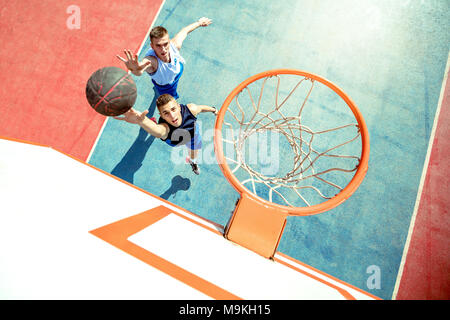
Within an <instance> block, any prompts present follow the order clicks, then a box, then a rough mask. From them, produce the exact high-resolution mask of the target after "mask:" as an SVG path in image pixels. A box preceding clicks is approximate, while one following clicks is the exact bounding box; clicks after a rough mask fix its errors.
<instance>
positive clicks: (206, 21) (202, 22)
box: [198, 17, 212, 27]
mask: <svg viewBox="0 0 450 320" xmlns="http://www.w3.org/2000/svg"><path fill="white" fill-rule="evenodd" d="M198 22H199V23H200V26H202V27H206V26H209V25H210V24H211V23H212V20H211V19H209V18H206V17H201V18H200V19H198Z"/></svg>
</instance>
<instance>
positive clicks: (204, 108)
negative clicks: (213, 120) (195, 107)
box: [199, 105, 217, 113]
mask: <svg viewBox="0 0 450 320" xmlns="http://www.w3.org/2000/svg"><path fill="white" fill-rule="evenodd" d="M199 107H200V112H212V113H215V112H216V110H217V109H216V108H215V107H210V106H206V105H200V106H199Z"/></svg>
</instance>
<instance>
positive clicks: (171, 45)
mask: <svg viewBox="0 0 450 320" xmlns="http://www.w3.org/2000/svg"><path fill="white" fill-rule="evenodd" d="M211 22H212V21H211V19H208V18H205V17H203V18H200V19H199V20H198V21H196V22H194V23H192V24H190V25H188V26H186V27H184V28H183V29H181V30H180V32H178V33H177V35H176V36H175V37H174V38H173V39H170V38H169V33H168V32H167V30H166V29H165V28H164V27H161V26H157V27H154V28H153V29H152V30H151V31H150V47H151V49H149V50H148V51H147V52H146V54H145V57H144V58H143V59H142V61H139V60H138V57H137V55H136V54H134V55H133V53H132V52H131V51H130V50H124V53H125V56H126V58H123V57H121V56H119V55H117V57H118V58H119V59H120V60H121V61H123V62H124V63H125V66H126V67H127V68H128V70H130V71H131V72H132V73H133V74H134V75H136V76H140V75H142V74H143V73H144V72H146V73H147V74H148V75H149V76H150V77H151V79H152V82H153V85H154V86H155V88H156V91H157V92H158V94H159V95H162V94H164V93H168V94H170V95H171V96H173V97H174V98H175V99H178V93H177V86H178V80H179V79H180V77H181V75H182V74H183V70H184V64H185V60H184V58H183V57H182V56H181V54H180V49H181V46H182V45H183V41H184V40H185V39H186V37H187V35H188V34H189V33H190V32H192V31H194V30H195V29H197V28H199V27H206V26H208V25H210V24H211Z"/></svg>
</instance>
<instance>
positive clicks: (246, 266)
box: [0, 139, 377, 300]
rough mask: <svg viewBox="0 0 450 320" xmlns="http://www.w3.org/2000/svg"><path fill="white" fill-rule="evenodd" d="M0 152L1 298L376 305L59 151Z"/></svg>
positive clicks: (5, 143)
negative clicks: (128, 228)
mask: <svg viewBox="0 0 450 320" xmlns="http://www.w3.org/2000/svg"><path fill="white" fill-rule="evenodd" d="M0 154H1V156H0V206H1V207H0V299H261V300H265V299H377V298H376V297H374V296H372V295H370V294H368V293H366V292H364V291H362V290H360V289H357V288H355V287H353V286H350V285H348V284H345V283H343V282H342V281H340V280H338V279H335V278H333V277H331V276H328V275H326V274H324V273H322V272H320V271H318V270H315V269H313V268H310V267H308V266H306V265H304V264H302V263H300V262H298V261H295V260H293V259H291V258H289V257H286V256H284V255H282V254H280V253H277V254H276V255H275V259H274V260H275V261H272V260H268V259H265V258H263V257H261V256H259V255H257V254H255V253H253V252H252V251H249V250H247V249H245V248H242V247H240V246H238V245H236V244H234V243H231V242H230V241H228V240H226V239H225V238H224V237H223V236H221V232H222V231H223V230H222V228H221V226H217V225H215V224H214V223H211V222H209V221H206V220H204V219H202V218H200V217H198V216H196V215H195V214H193V213H190V212H187V211H186V210H183V209H182V208H179V207H176V206H173V205H171V204H170V203H168V202H166V201H164V200H162V199H160V198H157V197H156V196H153V195H151V194H149V193H147V192H145V191H143V190H140V189H138V188H136V187H134V186H132V185H130V184H128V183H126V182H123V181H121V180H119V179H117V178H115V177H113V176H111V175H109V174H107V173H105V172H102V171H100V170H98V169H95V168H93V167H91V166H90V165H88V164H85V163H83V162H81V161H78V160H76V159H73V158H71V157H69V156H67V155H65V154H63V153H61V152H59V151H57V150H54V149H51V148H48V147H45V146H38V145H33V144H28V143H22V142H17V141H11V140H7V139H0ZM155 208H160V209H161V208H162V210H160V209H155ZM158 210H159V211H158ZM157 215H158V217H157V218H155V219H154V217H156V216H157ZM136 217H137V218H136ZM140 217H142V218H143V219H144V220H145V221H144V222H142V223H141V221H143V220H142V219H141V220H139V219H140ZM122 221H134V225H136V224H137V225H138V224H139V223H141V224H142V226H141V229H139V230H137V231H136V232H134V233H131V234H126V232H122V231H120V230H122V229H123V228H122V226H124V225H125V224H124V223H122ZM136 221H137V222H136ZM111 224H113V225H115V226H118V227H116V228H112V229H111V228H109V227H108V226H109V225H111ZM105 226H106V227H105ZM121 228H122V229H121ZM94 230H101V231H102V232H103V231H104V230H106V231H105V232H104V233H101V232H100V233H97V232H96V231H94ZM122 238H123V239H122ZM111 239H112V240H111ZM116 240H117V241H116ZM115 241H116V242H115Z"/></svg>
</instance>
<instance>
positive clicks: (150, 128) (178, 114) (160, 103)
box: [114, 94, 218, 174]
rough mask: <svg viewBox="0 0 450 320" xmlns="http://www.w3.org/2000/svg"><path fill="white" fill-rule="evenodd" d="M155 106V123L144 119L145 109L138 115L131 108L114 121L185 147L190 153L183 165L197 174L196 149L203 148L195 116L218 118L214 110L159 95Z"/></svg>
mask: <svg viewBox="0 0 450 320" xmlns="http://www.w3.org/2000/svg"><path fill="white" fill-rule="evenodd" d="M156 107H157V108H158V110H159V114H160V118H159V121H158V123H157V122H156V119H149V118H148V117H146V115H147V113H148V110H146V111H144V112H139V111H137V110H135V109H133V108H131V109H130V110H129V111H127V112H126V113H124V114H123V115H122V116H121V117H114V118H115V119H117V120H124V121H126V122H129V123H133V124H138V125H139V126H140V127H141V128H143V129H144V130H145V131H147V132H148V133H149V134H151V135H152V136H154V137H156V138H159V139H161V140H163V141H164V142H166V143H167V144H168V145H169V146H171V147H178V146H183V145H185V146H186V147H187V148H188V151H189V156H188V157H187V158H186V162H188V163H189V164H190V165H191V168H192V171H194V173H195V174H200V169H199V167H198V164H197V163H196V162H195V159H196V158H197V154H198V150H200V149H201V147H202V139H201V135H200V132H199V129H198V126H197V123H196V121H197V115H198V114H199V113H202V112H212V113H214V114H215V115H217V113H218V111H217V109H216V108H214V107H210V106H206V105H197V104H194V103H188V104H186V105H184V104H180V103H178V102H177V101H176V100H175V98H174V97H173V96H171V95H170V94H163V95H161V96H159V97H158V99H157V100H156Z"/></svg>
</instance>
